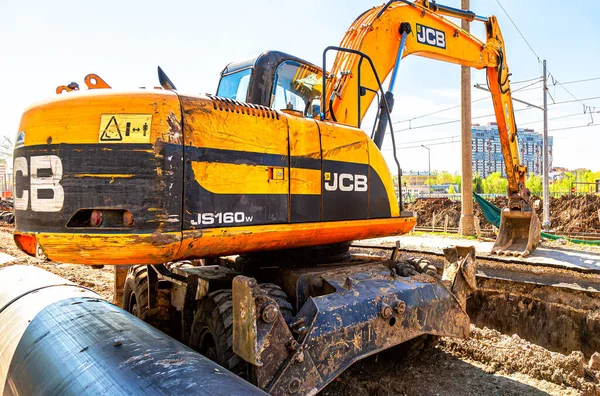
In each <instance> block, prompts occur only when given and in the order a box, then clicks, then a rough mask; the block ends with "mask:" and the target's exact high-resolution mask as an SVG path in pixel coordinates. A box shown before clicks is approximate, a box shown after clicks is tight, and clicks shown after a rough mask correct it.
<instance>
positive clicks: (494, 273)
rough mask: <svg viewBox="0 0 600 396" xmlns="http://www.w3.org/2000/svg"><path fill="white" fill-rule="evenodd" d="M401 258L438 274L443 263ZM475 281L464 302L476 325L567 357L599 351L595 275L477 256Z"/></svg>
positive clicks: (599, 290) (599, 280)
mask: <svg viewBox="0 0 600 396" xmlns="http://www.w3.org/2000/svg"><path fill="white" fill-rule="evenodd" d="M357 252H360V253H363V254H364V253H368V254H388V253H389V252H385V251H383V253H381V252H382V251H381V250H379V251H378V250H377V249H373V250H371V249H357ZM402 256H403V257H402V258H407V257H422V258H425V259H427V260H429V261H430V262H431V264H433V265H434V266H435V267H436V268H437V269H438V271H439V272H441V271H442V269H443V266H444V258H443V256H441V255H435V254H423V253H416V252H406V251H404V252H402ZM477 285H478V290H477V291H476V292H474V293H473V294H472V295H471V297H470V298H469V299H468V302H467V313H468V314H469V316H470V318H471V322H472V323H473V324H475V325H476V326H478V327H480V328H483V327H488V328H492V329H495V330H498V331H500V332H501V333H504V334H517V335H518V336H519V337H521V338H523V339H526V340H528V341H529V342H532V343H534V344H537V345H539V346H541V347H544V348H546V349H549V350H551V351H554V352H560V353H563V354H567V355H568V354H569V353H571V352H573V351H581V352H583V354H584V355H585V357H586V358H589V357H590V356H591V355H592V354H593V353H594V352H596V351H600V275H596V274H584V273H579V272H576V271H569V270H562V269H555V268H548V267H543V266H533V265H520V264H511V263H508V264H507V263H499V262H496V261H493V260H482V259H479V258H478V271H477Z"/></svg>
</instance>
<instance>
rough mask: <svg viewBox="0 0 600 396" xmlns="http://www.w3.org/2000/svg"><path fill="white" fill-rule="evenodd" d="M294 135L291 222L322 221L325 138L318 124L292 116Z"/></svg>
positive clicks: (292, 147) (291, 139)
mask: <svg viewBox="0 0 600 396" xmlns="http://www.w3.org/2000/svg"><path fill="white" fill-rule="evenodd" d="M288 125H289V135H290V222H291V223H310V222H315V221H319V220H320V219H321V138H320V136H319V127H318V126H317V123H316V121H314V120H312V119H307V118H300V117H291V116H290V117H288Z"/></svg>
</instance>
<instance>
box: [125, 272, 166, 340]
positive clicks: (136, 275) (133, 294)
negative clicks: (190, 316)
mask: <svg viewBox="0 0 600 396" xmlns="http://www.w3.org/2000/svg"><path fill="white" fill-rule="evenodd" d="M169 297H170V296H169V291H168V290H161V289H160V288H159V290H158V296H157V301H158V307H157V308H156V309H152V310H151V311H150V310H149V309H148V266H146V265H136V266H133V267H131V268H130V269H129V271H128V272H127V277H126V278H125V285H124V286H123V309H124V310H126V311H127V312H129V313H130V314H132V315H134V316H136V317H138V318H140V319H142V320H143V321H145V322H147V323H148V324H150V325H152V326H154V327H156V328H157V329H159V330H161V331H162V332H164V333H167V334H169V335H171V320H170V309H169V307H170V302H169Z"/></svg>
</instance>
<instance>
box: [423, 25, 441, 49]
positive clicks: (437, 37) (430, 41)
mask: <svg viewBox="0 0 600 396" xmlns="http://www.w3.org/2000/svg"><path fill="white" fill-rule="evenodd" d="M417 41H418V42H419V43H421V44H427V45H431V46H434V47H438V48H443V49H446V33H444V32H442V31H441V30H437V29H434V28H430V27H429V26H425V25H420V24H418V23H417Z"/></svg>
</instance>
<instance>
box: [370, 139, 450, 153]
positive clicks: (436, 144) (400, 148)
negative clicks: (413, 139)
mask: <svg viewBox="0 0 600 396" xmlns="http://www.w3.org/2000/svg"><path fill="white" fill-rule="evenodd" d="M454 143H460V140H457V141H452V142H440V143H431V144H428V145H427V146H428V147H429V146H440V145H444V144H454ZM417 147H422V146H421V145H416V146H408V147H396V150H406V149H411V148H417ZM387 150H391V148H389V149H384V150H381V151H387Z"/></svg>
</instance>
